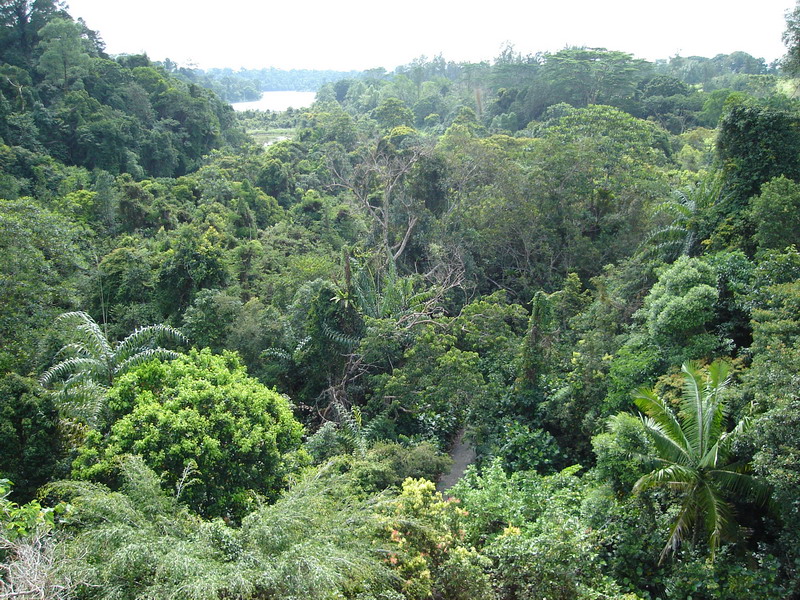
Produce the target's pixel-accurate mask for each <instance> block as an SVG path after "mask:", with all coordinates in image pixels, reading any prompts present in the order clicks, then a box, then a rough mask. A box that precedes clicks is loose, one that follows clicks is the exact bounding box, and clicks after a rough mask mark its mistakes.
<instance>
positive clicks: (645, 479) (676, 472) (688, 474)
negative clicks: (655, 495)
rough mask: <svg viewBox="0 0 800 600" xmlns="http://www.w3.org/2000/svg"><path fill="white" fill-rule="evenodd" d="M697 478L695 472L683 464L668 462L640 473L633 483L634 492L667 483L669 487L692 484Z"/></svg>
mask: <svg viewBox="0 0 800 600" xmlns="http://www.w3.org/2000/svg"><path fill="white" fill-rule="evenodd" d="M696 480H697V475H696V473H695V472H694V471H693V470H692V469H690V468H687V467H684V466H683V465H676V464H670V465H667V466H665V467H662V468H660V469H656V470H655V471H651V472H650V473H646V474H644V475H642V476H641V477H640V478H639V480H638V481H637V482H636V483H635V484H634V485H633V491H634V492H637V493H638V492H643V491H645V490H648V489H651V488H654V487H657V486H661V485H664V484H669V485H670V486H671V487H675V488H682V487H689V486H692V485H694V483H695V482H696Z"/></svg>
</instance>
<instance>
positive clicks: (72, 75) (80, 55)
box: [37, 19, 89, 89]
mask: <svg viewBox="0 0 800 600" xmlns="http://www.w3.org/2000/svg"><path fill="white" fill-rule="evenodd" d="M82 33H83V31H82V29H81V26H80V25H78V24H77V23H74V22H73V21H71V20H69V19H53V20H52V21H50V22H49V23H48V24H47V25H45V26H44V27H42V29H41V30H40V31H39V36H40V37H41V41H40V42H39V46H38V48H39V49H40V50H41V51H42V54H41V56H40V57H39V64H38V65H37V68H38V69H39V71H41V73H42V74H43V75H44V77H45V80H47V81H49V82H51V83H52V84H53V85H57V86H59V87H61V88H63V89H66V88H67V87H68V86H69V84H70V83H71V82H72V81H73V80H74V79H76V78H77V77H79V76H80V75H81V74H82V72H84V71H86V70H87V68H88V65H89V53H88V52H87V51H86V46H85V44H84V40H83V38H82V37H81V36H82Z"/></svg>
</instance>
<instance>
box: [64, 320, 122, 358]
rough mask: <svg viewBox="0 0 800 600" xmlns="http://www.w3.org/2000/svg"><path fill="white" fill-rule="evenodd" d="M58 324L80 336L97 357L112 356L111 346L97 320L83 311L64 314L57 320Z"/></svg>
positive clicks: (81, 340) (82, 341) (80, 339)
mask: <svg viewBox="0 0 800 600" xmlns="http://www.w3.org/2000/svg"><path fill="white" fill-rule="evenodd" d="M56 323H58V324H64V325H66V326H68V327H69V328H70V331H71V333H72V334H73V335H74V334H75V333H77V334H78V338H79V341H80V342H81V343H82V344H83V345H84V346H86V349H87V350H88V351H89V352H90V353H91V354H92V355H93V356H96V357H101V356H103V357H105V356H108V355H109V354H111V352H112V349H111V344H109V342H108V340H107V339H106V336H105V334H104V333H103V331H102V330H101V329H100V326H99V325H98V324H97V323H96V322H95V320H94V319H93V318H92V317H90V316H89V315H88V314H87V313H85V312H83V311H74V312H68V313H63V314H62V315H60V316H59V317H57V318H56Z"/></svg>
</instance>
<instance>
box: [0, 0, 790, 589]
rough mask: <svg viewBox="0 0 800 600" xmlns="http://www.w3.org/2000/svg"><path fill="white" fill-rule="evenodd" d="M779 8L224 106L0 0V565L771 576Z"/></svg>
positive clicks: (776, 406) (137, 583) (784, 388)
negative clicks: (754, 46) (747, 19)
mask: <svg viewBox="0 0 800 600" xmlns="http://www.w3.org/2000/svg"><path fill="white" fill-rule="evenodd" d="M798 10H800V9H798ZM787 27H788V29H787V33H786V37H785V40H786V42H787V45H788V48H789V54H788V55H787V58H786V59H785V61H784V62H783V63H782V65H766V64H765V63H764V61H763V60H760V59H756V58H754V57H752V56H750V55H748V54H746V53H744V52H736V53H733V54H730V55H718V56H716V57H714V58H701V57H680V56H676V57H673V58H671V59H669V60H664V61H657V62H655V63H650V62H647V61H644V60H640V59H636V58H634V57H632V56H631V55H629V54H626V53H624V52H619V51H609V50H605V49H588V48H567V49H564V50H561V51H558V52H554V53H545V54H540V55H532V56H523V55H520V54H519V53H517V52H516V51H515V50H514V49H513V48H511V47H509V48H506V49H504V50H503V52H501V54H500V55H499V56H498V57H497V58H495V59H494V60H492V61H487V62H484V63H478V64H462V63H452V62H448V61H446V60H445V59H444V58H442V57H435V58H433V59H430V60H428V59H424V58H420V59H418V60H415V61H413V62H412V63H410V64H408V65H405V66H403V67H399V68H398V69H397V70H396V71H395V72H393V73H387V72H385V71H383V70H381V69H376V70H372V71H368V72H365V73H351V74H349V75H348V76H349V77H351V78H349V79H339V80H337V81H328V82H327V83H324V84H322V85H321V87H319V91H318V93H317V100H316V102H315V103H314V105H313V106H312V107H310V108H309V109H307V110H303V111H296V110H293V111H290V112H286V113H265V114H259V113H254V112H250V113H246V114H243V115H239V116H237V115H236V114H234V112H233V110H232V109H231V108H230V106H228V105H227V104H225V103H224V102H223V101H222V100H220V98H219V97H218V96H217V94H216V93H215V92H214V91H212V90H210V89H207V88H206V87H202V85H208V86H211V87H212V88H214V89H216V88H215V86H219V85H222V84H220V81H222V80H223V79H222V77H223V76H224V77H226V78H228V79H227V80H226V81H227V83H225V85H227V86H228V88H229V91H230V90H233V91H230V93H231V94H234V96H235V93H234V92H236V90H237V89H239V88H241V89H244V88H247V89H250V88H252V87H254V86H255V87H260V88H261V89H263V88H264V86H267V87H268V86H269V85H271V84H269V83H265V81H267V79H268V78H267V75H270V76H275V77H277V75H276V74H275V73H268V72H267V71H263V72H261V75H259V76H257V75H258V74H257V73H255V74H254V73H249V74H248V73H240V74H239V76H240V77H243V78H249V80H250V84H248V85H244V84H242V83H241V82H239V83H235V81H234V79H235V78H236V76H237V75H236V74H235V73H232V72H227V71H223V72H219V73H211V74H208V76H207V77H206V76H204V75H203V74H202V73H193V72H191V71H186V70H184V71H181V69H180V68H178V67H177V66H176V65H174V64H166V65H165V64H159V63H155V62H153V61H151V60H150V59H148V58H147V57H146V56H139V55H136V56H118V57H110V56H108V55H107V54H106V53H105V51H104V47H103V43H102V40H101V39H100V38H99V36H98V35H97V33H96V32H93V31H91V30H89V29H87V28H86V26H85V24H84V23H83V22H82V21H80V20H78V21H75V20H73V19H72V17H70V15H69V14H67V13H66V12H65V10H64V9H63V8H62V5H61V3H58V2H54V1H50V0H47V1H39V0H37V1H36V2H27V1H23V0H14V1H5V2H0V57H2V64H0V306H2V311H0V598H23V599H24V598H58V599H62V598H63V599H86V600H90V599H107V600H112V599H113V600H128V599H131V600H133V599H150V598H181V599H194V600H212V599H219V600H223V599H231V598H237V599H273V598H274V599H278V598H280V599H292V598H297V599H300V598H302V599H304V600H309V599H312V598H315V599H316V598H319V599H333V598H346V599H349V600H423V599H428V598H434V599H441V600H468V599H469V600H478V599H486V600H517V599H523V598H525V599H528V598H530V599H534V598H536V599H538V598H547V599H550V600H572V599H575V600H578V599H580V600H600V599H611V598H614V599H617V598H619V599H625V600H653V599H656V598H664V599H676V600H685V599H688V598H691V599H693V600H700V599H709V600H711V599H713V600H739V599H742V598H749V599H753V600H759V599H763V600H768V599H779V598H780V599H786V598H798V597H800V573H799V572H798V570H799V569H800V525H799V524H800V514H798V511H799V510H800V508H799V507H800V504H798V501H797V499H798V476H799V475H800V467H798V465H800V400H799V399H798V392H797V390H798V389H800V253H798V243H800V103H799V102H798V100H797V99H796V98H795V97H794V91H795V90H796V83H797V80H796V79H795V78H794V77H795V76H796V75H798V73H800V68H798V66H797V65H798V64H800V63H798V62H797V60H796V58H797V57H795V54H797V53H798V52H800V51H799V50H798V47H800V43H799V42H800V33H799V32H800V13H799V12H797V11H795V13H793V14H792V15H790V17H789V19H788V20H787ZM307 75H308V74H307ZM204 77H205V78H204ZM259 77H261V79H263V80H264V81H261V79H259ZM308 77H311V75H308ZM319 77H323V74H319V73H317V74H316V75H314V77H312V78H311V81H313V82H314V83H315V85H316V84H319V83H321V80H320V79H319ZM326 77H327V76H326ZM264 78H267V79H264ZM254 81H261V84H260V85H259V86H256V84H255V83H253V82H254ZM270 81H271V80H270ZM214 82H216V83H214ZM201 84H202V85H201ZM237 86H238V87H237ZM217 91H220V90H217ZM239 91H241V90H239ZM251 91H252V90H251ZM256 91H260V89H259V90H256ZM236 93H238V92H236ZM242 93H243V94H244V93H245V92H242ZM247 93H250V92H247ZM272 128H280V129H291V130H292V131H293V132H294V134H293V136H292V138H291V139H288V140H283V141H278V142H276V143H271V144H270V145H269V146H268V147H264V145H263V144H259V143H256V142H255V141H254V140H253V138H252V137H250V135H249V134H248V130H250V131H252V130H256V129H258V130H263V131H266V130H268V129H272ZM462 433H463V434H464V435H465V436H466V439H467V440H468V442H469V443H470V444H471V445H472V446H474V448H475V450H476V454H477V458H476V460H475V462H474V464H472V465H471V466H470V467H469V468H468V469H467V472H466V474H465V476H464V477H463V478H462V479H461V480H460V481H459V482H458V483H457V484H456V485H455V487H453V488H451V489H449V490H445V491H444V494H443V493H442V492H439V491H437V490H436V487H435V482H436V481H437V478H438V477H439V476H440V475H441V474H442V473H443V472H446V471H447V470H448V468H449V467H450V463H451V459H450V457H449V456H448V454H447V453H448V451H449V450H450V449H451V447H452V444H453V443H454V441H455V440H456V439H458V437H459V435H460V434H462Z"/></svg>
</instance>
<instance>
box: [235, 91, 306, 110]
mask: <svg viewBox="0 0 800 600" xmlns="http://www.w3.org/2000/svg"><path fill="white" fill-rule="evenodd" d="M316 96H317V93H316V92H289V91H283V92H264V93H263V94H262V95H261V99H260V100H256V101H254V102H233V103H232V104H231V106H232V107H233V110H235V111H243V110H275V111H280V110H286V109H287V108H289V107H291V108H307V107H309V106H311V104H313V102H314V98H315V97H316Z"/></svg>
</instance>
